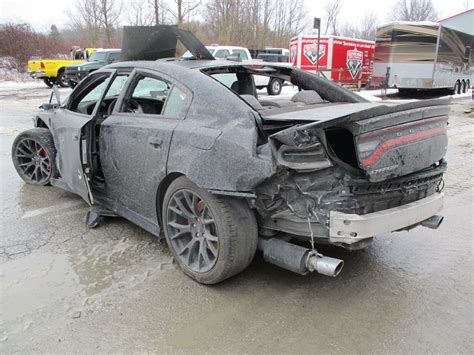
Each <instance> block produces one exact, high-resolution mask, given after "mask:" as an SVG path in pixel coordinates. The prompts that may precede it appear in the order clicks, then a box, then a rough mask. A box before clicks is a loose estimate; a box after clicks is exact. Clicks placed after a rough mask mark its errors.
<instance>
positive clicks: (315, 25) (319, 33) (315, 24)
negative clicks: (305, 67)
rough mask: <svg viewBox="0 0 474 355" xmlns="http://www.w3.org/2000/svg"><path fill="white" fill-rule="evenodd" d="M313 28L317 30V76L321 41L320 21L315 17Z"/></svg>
mask: <svg viewBox="0 0 474 355" xmlns="http://www.w3.org/2000/svg"><path fill="white" fill-rule="evenodd" d="M313 28H314V29H317V30H318V47H317V49H316V50H317V54H316V56H317V61H316V74H319V42H320V40H321V19H320V18H319V17H315V18H314V21H313Z"/></svg>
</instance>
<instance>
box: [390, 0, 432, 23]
mask: <svg viewBox="0 0 474 355" xmlns="http://www.w3.org/2000/svg"><path fill="white" fill-rule="evenodd" d="M392 14H393V16H392V18H393V19H394V20H397V21H436V20H437V18H438V13H437V12H436V10H435V8H434V5H433V2H432V0H397V1H396V2H395V5H394V6H393V11H392Z"/></svg>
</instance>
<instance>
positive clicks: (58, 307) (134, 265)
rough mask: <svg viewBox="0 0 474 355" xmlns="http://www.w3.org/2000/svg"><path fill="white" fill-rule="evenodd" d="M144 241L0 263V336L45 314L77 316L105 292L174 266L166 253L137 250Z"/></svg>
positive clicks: (21, 329) (41, 321) (110, 243)
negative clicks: (146, 252) (145, 252)
mask: <svg viewBox="0 0 474 355" xmlns="http://www.w3.org/2000/svg"><path fill="white" fill-rule="evenodd" d="M143 242H144V241H143ZM143 242H138V243H137V241H136V240H130V239H128V238H125V237H124V238H122V239H120V240H110V241H106V242H105V243H103V244H95V245H94V246H93V245H85V246H83V247H82V248H81V247H79V248H75V249H72V250H68V251H67V252H65V253H61V254H57V253H53V252H37V253H33V254H31V255H30V256H28V257H27V258H21V259H18V260H11V261H9V262H6V263H3V264H2V265H0V285H1V286H0V293H1V295H0V319H1V322H0V342H2V339H3V341H6V340H7V339H8V335H11V334H13V333H21V332H24V331H25V328H26V329H28V328H30V327H34V326H35V324H36V323H38V324H44V321H45V318H46V319H49V320H51V319H57V318H62V319H65V318H68V319H72V318H76V317H77V315H79V316H80V314H81V312H82V313H84V311H86V310H87V308H88V307H91V306H92V305H95V304H97V303H98V302H100V299H101V298H102V297H103V296H105V295H107V294H110V293H112V292H116V291H118V290H122V289H125V288H131V287H135V286H137V285H138V284H140V283H143V282H145V281H146V280H147V279H148V277H149V276H151V275H152V274H154V273H155V272H163V271H166V270H170V269H174V265H173V263H172V259H171V257H169V256H164V255H159V253H157V254H152V253H148V254H146V255H143V254H141V251H142V250H141V248H143Z"/></svg>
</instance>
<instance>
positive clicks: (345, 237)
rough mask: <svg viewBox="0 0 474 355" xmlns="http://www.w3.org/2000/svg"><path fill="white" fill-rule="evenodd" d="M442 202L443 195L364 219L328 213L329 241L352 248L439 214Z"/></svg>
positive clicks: (366, 215) (374, 214) (367, 215)
mask: <svg viewBox="0 0 474 355" xmlns="http://www.w3.org/2000/svg"><path fill="white" fill-rule="evenodd" d="M443 199H444V194H443V193H435V194H434V195H431V196H429V197H426V198H424V199H421V200H418V201H415V202H412V203H409V204H406V205H403V206H399V207H395V208H390V209H387V210H383V211H379V212H374V213H369V214H365V215H357V214H346V213H341V212H336V211H331V212H330V220H329V240H330V241H331V242H333V243H345V244H353V243H356V242H358V241H360V240H362V239H367V238H371V237H373V236H375V235H379V234H384V233H389V232H393V231H396V230H400V229H403V228H406V227H409V226H412V225H415V224H418V223H420V222H422V221H424V220H425V219H428V218H430V217H432V216H433V215H435V214H437V213H438V212H439V211H441V209H442V207H443Z"/></svg>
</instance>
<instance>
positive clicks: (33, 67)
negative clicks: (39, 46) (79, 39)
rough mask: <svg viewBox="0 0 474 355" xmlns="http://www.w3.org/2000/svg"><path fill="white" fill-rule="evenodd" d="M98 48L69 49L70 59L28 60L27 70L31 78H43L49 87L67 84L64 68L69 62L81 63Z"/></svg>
mask: <svg viewBox="0 0 474 355" xmlns="http://www.w3.org/2000/svg"><path fill="white" fill-rule="evenodd" d="M97 49H98V48H82V49H76V50H72V51H71V59H41V60H30V61H28V72H29V73H30V75H31V77H32V78H37V79H43V81H44V83H45V84H46V85H48V86H49V87H52V86H53V85H54V84H58V85H60V86H62V87H67V86H69V84H68V81H67V79H66V75H65V72H64V69H65V68H66V66H68V65H69V64H75V63H82V62H85V61H87V59H88V58H89V57H90V56H91V54H92V53H94V52H95V51H96V50H97Z"/></svg>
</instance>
